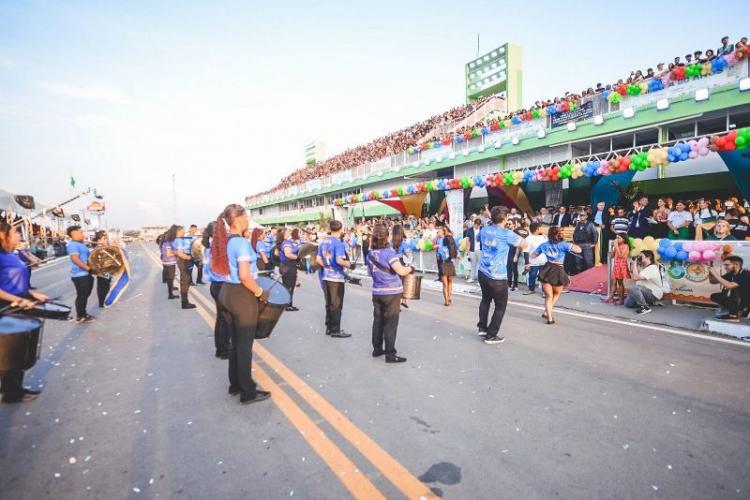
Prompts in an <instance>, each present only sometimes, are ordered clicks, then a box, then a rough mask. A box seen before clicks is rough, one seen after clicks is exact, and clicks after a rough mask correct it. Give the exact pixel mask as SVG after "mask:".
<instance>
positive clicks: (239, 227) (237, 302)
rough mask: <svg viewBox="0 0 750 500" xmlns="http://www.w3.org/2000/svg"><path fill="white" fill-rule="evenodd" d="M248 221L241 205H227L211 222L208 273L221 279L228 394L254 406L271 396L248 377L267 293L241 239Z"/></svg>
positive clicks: (249, 248)
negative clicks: (227, 344)
mask: <svg viewBox="0 0 750 500" xmlns="http://www.w3.org/2000/svg"><path fill="white" fill-rule="evenodd" d="M249 224H250V221H249V220H248V218H247V211H246V210H245V209H244V208H243V207H242V206H241V205H234V204H233V205H228V206H227V207H226V208H225V209H224V211H222V213H221V214H220V215H219V217H218V218H217V219H216V222H215V223H214V228H213V240H212V242H211V272H213V273H214V274H216V275H218V276H224V277H225V281H224V283H223V284H222V285H221V290H220V291H219V303H220V304H221V306H222V307H223V308H224V310H226V314H227V320H228V324H229V325H230V326H229V329H230V331H231V334H232V341H231V344H232V347H231V352H230V354H229V394H230V395H232V396H234V395H238V394H239V396H240V403H241V404H250V403H256V402H258V401H263V400H265V399H268V398H269V397H270V396H271V393H270V392H269V391H263V390H260V389H258V387H257V385H256V384H255V381H253V377H252V366H251V363H252V355H253V341H254V340H255V332H256V330H257V326H258V313H259V306H260V302H264V303H266V302H268V292H265V291H264V290H263V288H261V287H260V285H258V282H257V281H255V278H256V276H257V275H258V268H257V265H256V262H257V260H258V255H257V254H256V253H255V250H253V247H252V245H251V244H250V242H249V241H248V240H246V239H245V238H243V236H242V235H243V234H245V231H247V228H248V226H249Z"/></svg>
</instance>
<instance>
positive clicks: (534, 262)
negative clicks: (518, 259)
mask: <svg viewBox="0 0 750 500" xmlns="http://www.w3.org/2000/svg"><path fill="white" fill-rule="evenodd" d="M526 241H527V242H528V244H529V247H528V248H527V249H526V250H525V251H526V252H528V253H529V255H532V254H533V253H534V250H536V249H537V248H538V247H539V245H541V244H542V243H544V242H545V241H547V237H546V236H544V235H543V234H531V235H529V236H527V237H526ZM546 263H547V256H546V255H544V254H540V255H539V256H538V257H534V258H529V265H530V266H543V265H544V264H546Z"/></svg>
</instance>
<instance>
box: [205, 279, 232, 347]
mask: <svg viewBox="0 0 750 500" xmlns="http://www.w3.org/2000/svg"><path fill="white" fill-rule="evenodd" d="M223 284H224V283H222V282H221V281H212V282H211V288H210V291H211V297H213V299H214V302H215V303H216V324H215V325H214V345H215V346H216V355H217V356H221V355H224V354H226V355H229V353H230V352H231V348H232V343H231V340H232V330H231V320H232V316H231V315H230V314H229V311H227V310H226V309H224V306H222V305H221V303H220V302H219V294H220V293H221V286H222V285H223Z"/></svg>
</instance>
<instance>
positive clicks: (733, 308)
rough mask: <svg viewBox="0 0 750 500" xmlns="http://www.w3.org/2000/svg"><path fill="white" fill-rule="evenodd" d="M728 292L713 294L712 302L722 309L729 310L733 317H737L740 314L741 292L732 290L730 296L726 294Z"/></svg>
mask: <svg viewBox="0 0 750 500" xmlns="http://www.w3.org/2000/svg"><path fill="white" fill-rule="evenodd" d="M726 292H727V290H724V291H721V292H718V293H712V294H711V302H715V303H716V304H719V305H720V306H721V307H723V308H724V309H726V310H727V312H728V313H729V314H731V315H732V316H736V315H738V314H739V313H740V294H739V293H738V292H739V290H737V291H735V290H731V292H733V293H730V294H727V293H726Z"/></svg>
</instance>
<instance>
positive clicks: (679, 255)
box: [676, 250, 688, 260]
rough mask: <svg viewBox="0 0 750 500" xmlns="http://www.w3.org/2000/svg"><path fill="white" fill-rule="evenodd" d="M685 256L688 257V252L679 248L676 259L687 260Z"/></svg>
mask: <svg viewBox="0 0 750 500" xmlns="http://www.w3.org/2000/svg"><path fill="white" fill-rule="evenodd" d="M687 258H688V253H687V252H686V251H685V250H680V251H679V252H677V256H676V259H677V260H687Z"/></svg>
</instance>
